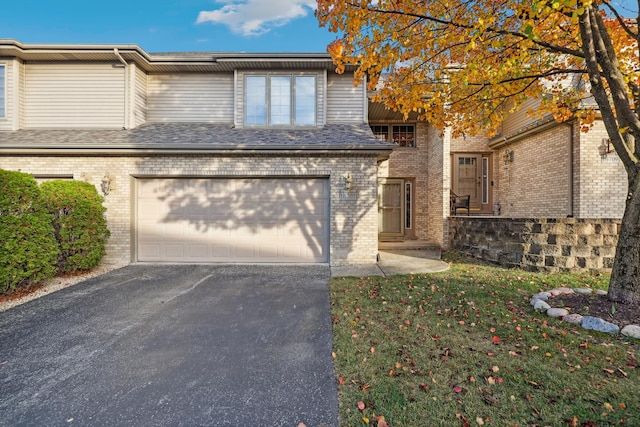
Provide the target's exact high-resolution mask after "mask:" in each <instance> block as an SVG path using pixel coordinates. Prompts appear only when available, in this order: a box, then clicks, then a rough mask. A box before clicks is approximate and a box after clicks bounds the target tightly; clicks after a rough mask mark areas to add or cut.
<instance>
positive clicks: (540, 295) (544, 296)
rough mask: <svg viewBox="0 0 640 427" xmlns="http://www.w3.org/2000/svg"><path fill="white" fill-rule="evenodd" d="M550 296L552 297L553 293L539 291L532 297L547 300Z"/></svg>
mask: <svg viewBox="0 0 640 427" xmlns="http://www.w3.org/2000/svg"><path fill="white" fill-rule="evenodd" d="M550 297H551V293H550V292H538V293H537V294H535V295H534V296H532V297H531V298H537V299H539V300H542V301H546V300H548V299H549V298H550Z"/></svg>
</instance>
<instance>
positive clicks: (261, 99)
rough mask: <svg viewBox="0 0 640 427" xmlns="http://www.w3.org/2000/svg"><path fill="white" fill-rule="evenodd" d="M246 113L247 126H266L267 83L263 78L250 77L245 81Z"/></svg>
mask: <svg viewBox="0 0 640 427" xmlns="http://www.w3.org/2000/svg"><path fill="white" fill-rule="evenodd" d="M245 85H246V88H245V93H246V107H245V108H246V112H245V116H244V117H245V118H244V121H245V123H246V124H248V125H266V124H267V81H266V78H265V77H264V76H250V77H247V78H246V80H245Z"/></svg>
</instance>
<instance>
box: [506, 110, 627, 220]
mask: <svg viewBox="0 0 640 427" xmlns="http://www.w3.org/2000/svg"><path fill="white" fill-rule="evenodd" d="M603 138H607V134H606V131H605V130H604V126H603V125H602V123H601V122H597V123H596V125H595V126H594V127H593V129H592V130H590V131H589V132H587V133H582V132H580V129H579V126H577V125H576V124H573V123H565V124H552V126H550V127H547V128H546V130H544V131H541V132H537V133H536V132H534V133H532V134H530V135H529V136H526V137H522V138H514V140H513V143H507V144H505V145H502V146H501V147H500V148H499V149H498V150H497V151H496V153H497V155H496V156H494V182H495V184H496V185H495V186H494V199H495V201H496V203H500V205H501V211H502V215H504V216H510V217H515V218H523V217H529V218H535V217H548V218H550V217H557V218H562V217H567V216H569V217H576V218H621V217H622V213H623V210H624V198H625V194H626V186H627V184H626V173H625V171H624V168H623V166H622V163H621V162H620V159H619V158H618V156H617V155H616V154H615V153H611V154H608V155H607V156H606V158H601V156H600V154H599V153H598V146H599V145H600V144H601V143H602V139H603ZM507 151H509V152H512V153H513V154H512V157H511V158H512V161H507V162H505V161H504V155H505V153H506V152H507Z"/></svg>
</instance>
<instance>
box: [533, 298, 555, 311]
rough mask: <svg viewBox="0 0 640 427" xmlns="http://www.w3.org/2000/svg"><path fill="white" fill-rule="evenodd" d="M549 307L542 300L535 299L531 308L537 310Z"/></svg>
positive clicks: (544, 309) (545, 309)
mask: <svg viewBox="0 0 640 427" xmlns="http://www.w3.org/2000/svg"><path fill="white" fill-rule="evenodd" d="M550 308H551V306H550V305H549V304H547V303H546V302H544V301H542V300H536V302H535V303H534V304H533V309H534V310H537V311H547V310H549V309H550Z"/></svg>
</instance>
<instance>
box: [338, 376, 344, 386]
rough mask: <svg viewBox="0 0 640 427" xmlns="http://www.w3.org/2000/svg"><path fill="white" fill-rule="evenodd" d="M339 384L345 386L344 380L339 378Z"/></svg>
mask: <svg viewBox="0 0 640 427" xmlns="http://www.w3.org/2000/svg"><path fill="white" fill-rule="evenodd" d="M338 384H340V385H343V384H344V378H342V377H338Z"/></svg>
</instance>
